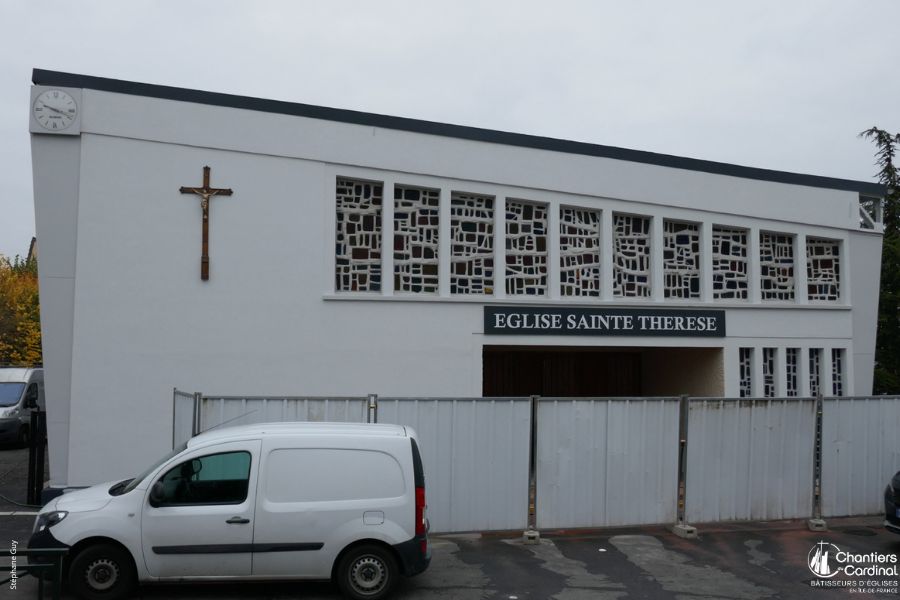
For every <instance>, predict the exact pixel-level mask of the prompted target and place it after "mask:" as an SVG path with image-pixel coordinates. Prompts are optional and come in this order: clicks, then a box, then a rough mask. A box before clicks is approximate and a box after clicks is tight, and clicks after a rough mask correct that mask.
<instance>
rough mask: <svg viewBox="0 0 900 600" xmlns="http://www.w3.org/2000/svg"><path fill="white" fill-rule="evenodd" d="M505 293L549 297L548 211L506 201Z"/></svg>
mask: <svg viewBox="0 0 900 600" xmlns="http://www.w3.org/2000/svg"><path fill="white" fill-rule="evenodd" d="M506 293H507V294H509V295H510V296H515V295H526V296H543V295H545V294H546V293H547V207H546V206H543V205H540V204H531V203H529V202H520V201H518V200H507V201H506Z"/></svg>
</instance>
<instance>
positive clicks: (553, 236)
mask: <svg viewBox="0 0 900 600" xmlns="http://www.w3.org/2000/svg"><path fill="white" fill-rule="evenodd" d="M33 83H34V88H33V92H32V105H31V114H32V118H31V132H32V154H33V165H34V182H35V212H36V222H37V237H38V239H39V240H40V244H41V255H40V264H39V267H40V286H41V299H42V326H43V334H44V358H45V367H46V392H47V403H48V425H49V428H48V433H49V438H50V460H51V485H52V486H55V487H66V486H81V485H88V484H92V483H96V482H99V481H103V480H109V479H115V478H117V477H119V478H124V477H127V476H129V474H133V473H134V472H136V471H138V470H140V468H141V467H142V466H144V464H145V463H148V461H150V460H152V459H153V458H154V457H156V456H157V455H159V454H160V453H161V452H162V451H164V450H165V449H166V448H167V447H168V446H170V445H171V436H172V389H173V388H176V387H177V388H179V389H183V390H191V391H203V392H204V393H207V394H222V395H309V396H329V395H336V396H353V395H365V394H368V393H378V394H380V395H386V396H458V397H459V396H520V395H533V394H537V395H542V396H659V395H677V394H690V395H696V396H726V397H799V396H809V395H816V394H822V395H825V396H831V395H838V396H840V395H866V394H870V393H871V388H872V372H873V364H874V343H875V327H876V311H877V298H878V285H879V281H878V274H879V264H880V253H881V238H882V235H881V231H882V228H881V224H880V216H879V207H880V198H881V196H883V190H882V189H881V187H880V186H878V185H875V184H872V183H866V182H857V181H848V180H841V179H834V178H828V177H819V176H810V175H799V174H794V173H785V172H780V171H768V170H763V169H756V168H749V167H741V166H736V165H730V164H724V163H715V162H709V161H702V160H695V159H688V158H681V157H674V156H668V155H660V154H653V153H647V152H639V151H634V150H626V149H621V148H612V147H607V146H598V145H592V144H584V143H577V142H567V141H562V140H555V139H548V138H539V137H534V136H526V135H519V134H511V133H505V132H498V131H491V130H483V129H476V128H470V127H461V126H454V125H447V124H442V123H432V122H424V121H416V120H411V119H403V118H398V117H387V116H382V115H373V114H368V113H359V112H353V111H345V110H337V109H329V108H324V107H317V106H309V105H303V104H292V103H286V102H278V101H272V100H263V99H257V98H247V97H239V96H231V95H225V94H217V93H210V92H201V91H196V90H188V89H181V88H170V87H164V86H156V85H148V84H141V83H134V82H126V81H119V80H110V79H102V78H96V77H89V76H83V75H76V74H67V73H58V72H51V71H41V70H36V71H35V72H34V76H33ZM48 92H49V94H48ZM54 92H56V93H57V96H55V97H54V96H53V93H54ZM60 93H61V94H62V96H60V95H59V94H60ZM68 99H71V101H72V104H71V105H70V104H69V103H68ZM72 106H74V108H72ZM54 124H55V127H54ZM101 456H102V457H103V460H102V461H99V460H98V457H101Z"/></svg>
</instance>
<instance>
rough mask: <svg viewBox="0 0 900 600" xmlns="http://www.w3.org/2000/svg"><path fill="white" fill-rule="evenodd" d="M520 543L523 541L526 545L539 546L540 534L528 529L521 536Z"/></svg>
mask: <svg viewBox="0 0 900 600" xmlns="http://www.w3.org/2000/svg"><path fill="white" fill-rule="evenodd" d="M522 541H524V542H525V543H526V544H540V543H541V533H540V532H539V531H536V530H534V529H529V530H528V531H526V532H525V533H523V534H522Z"/></svg>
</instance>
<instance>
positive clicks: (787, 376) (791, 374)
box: [784, 348, 800, 398]
mask: <svg viewBox="0 0 900 600" xmlns="http://www.w3.org/2000/svg"><path fill="white" fill-rule="evenodd" d="M784 362H785V373H784V383H785V389H786V390H787V395H788V396H789V397H791V398H793V397H795V396H798V395H799V394H800V379H799V370H798V367H799V363H800V348H785V350H784Z"/></svg>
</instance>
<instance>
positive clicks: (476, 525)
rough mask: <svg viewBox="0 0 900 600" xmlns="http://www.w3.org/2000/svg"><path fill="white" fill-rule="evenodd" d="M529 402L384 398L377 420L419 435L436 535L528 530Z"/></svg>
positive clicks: (527, 400)
mask: <svg viewBox="0 0 900 600" xmlns="http://www.w3.org/2000/svg"><path fill="white" fill-rule="evenodd" d="M530 406H531V405H530V400H529V399H528V398H439V399H438V398H379V399H378V422H379V423H396V424H399V425H407V426H409V427H412V428H413V429H414V430H415V431H416V433H417V434H418V439H419V445H420V450H421V453H422V460H423V462H424V467H425V481H426V490H427V498H428V518H429V521H430V522H431V528H432V531H435V532H452V531H489V530H506V529H518V530H523V529H525V526H526V523H527V517H528V442H529V439H528V438H529V423H530Z"/></svg>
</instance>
